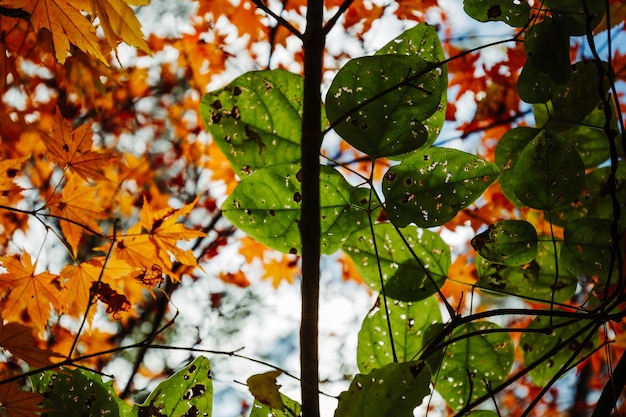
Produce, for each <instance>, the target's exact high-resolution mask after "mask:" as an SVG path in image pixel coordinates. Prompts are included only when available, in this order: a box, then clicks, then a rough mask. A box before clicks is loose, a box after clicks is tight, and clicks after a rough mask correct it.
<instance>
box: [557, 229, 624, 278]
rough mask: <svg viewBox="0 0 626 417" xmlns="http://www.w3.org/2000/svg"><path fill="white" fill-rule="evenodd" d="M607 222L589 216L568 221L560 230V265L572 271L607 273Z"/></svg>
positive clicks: (610, 241)
mask: <svg viewBox="0 0 626 417" xmlns="http://www.w3.org/2000/svg"><path fill="white" fill-rule="evenodd" d="M611 224H612V221H611V220H608V219H596V218H589V217H587V218H583V219H577V220H573V221H572V222H570V223H568V224H567V225H566V226H565V230H564V233H563V247H562V248H561V262H562V265H563V266H564V267H565V268H568V269H569V270H570V271H572V272H573V273H575V274H587V275H598V276H600V275H602V276H603V278H604V277H605V276H607V275H608V273H609V271H610V270H611V252H612V251H613V238H612V237H611ZM602 281H604V280H602Z"/></svg>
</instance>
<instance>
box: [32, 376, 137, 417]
mask: <svg viewBox="0 0 626 417" xmlns="http://www.w3.org/2000/svg"><path fill="white" fill-rule="evenodd" d="M30 380H31V382H32V384H33V390H34V391H35V392H38V393H40V394H43V396H44V400H43V402H42V404H41V406H42V407H43V408H45V409H48V410H49V411H46V413H45V415H46V416H48V417H83V416H91V417H96V416H103V417H104V416H121V415H125V414H126V413H129V412H130V411H131V407H130V405H128V404H126V402H124V401H123V400H121V399H120V398H119V397H118V396H117V394H116V393H115V388H114V387H113V383H112V382H107V383H104V382H102V378H101V377H100V375H98V374H96V373H94V372H90V371H87V370H85V369H67V368H62V369H60V370H58V371H46V372H43V373H42V374H40V375H39V376H32V377H31V378H30Z"/></svg>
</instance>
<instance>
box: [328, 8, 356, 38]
mask: <svg viewBox="0 0 626 417" xmlns="http://www.w3.org/2000/svg"><path fill="white" fill-rule="evenodd" d="M352 3H354V0H343V3H341V6H339V10H337V13H335V15H334V16H333V17H331V18H330V20H329V21H328V22H326V24H325V25H324V31H323V32H324V36H326V35H328V32H330V31H331V30H332V28H333V27H334V26H335V24H336V23H337V21H338V20H339V18H340V17H341V16H342V15H343V14H344V13H345V12H346V10H348V8H349V7H350V5H351V4H352Z"/></svg>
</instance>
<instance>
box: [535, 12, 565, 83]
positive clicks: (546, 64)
mask: <svg viewBox="0 0 626 417" xmlns="http://www.w3.org/2000/svg"><path fill="white" fill-rule="evenodd" d="M524 49H525V50H526V56H527V57H528V63H527V64H526V65H532V66H533V68H534V69H535V70H537V71H539V72H540V73H543V74H546V75H547V76H548V77H550V78H551V79H552V81H554V82H555V83H557V84H563V83H565V82H567V80H568V79H569V77H570V75H571V73H572V70H571V68H570V57H569V36H567V35H566V34H564V33H563V32H562V31H561V30H560V29H559V27H558V26H557V24H556V23H555V21H554V19H552V18H551V17H546V18H545V19H544V20H542V21H541V22H539V23H537V24H535V25H534V26H532V27H531V28H530V29H529V30H528V32H527V33H526V37H525V38H524Z"/></svg>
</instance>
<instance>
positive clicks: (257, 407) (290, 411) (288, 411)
mask: <svg viewBox="0 0 626 417" xmlns="http://www.w3.org/2000/svg"><path fill="white" fill-rule="evenodd" d="M280 397H281V398H282V400H283V405H284V406H285V409H284V410H277V409H275V408H269V407H268V406H266V405H263V404H261V403H260V402H258V401H257V400H254V403H253V404H252V409H251V411H250V417H268V416H272V417H293V416H299V415H300V411H301V409H302V407H301V406H300V404H299V403H298V402H297V401H294V400H292V399H291V398H289V397H287V396H286V395H283V394H280Z"/></svg>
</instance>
